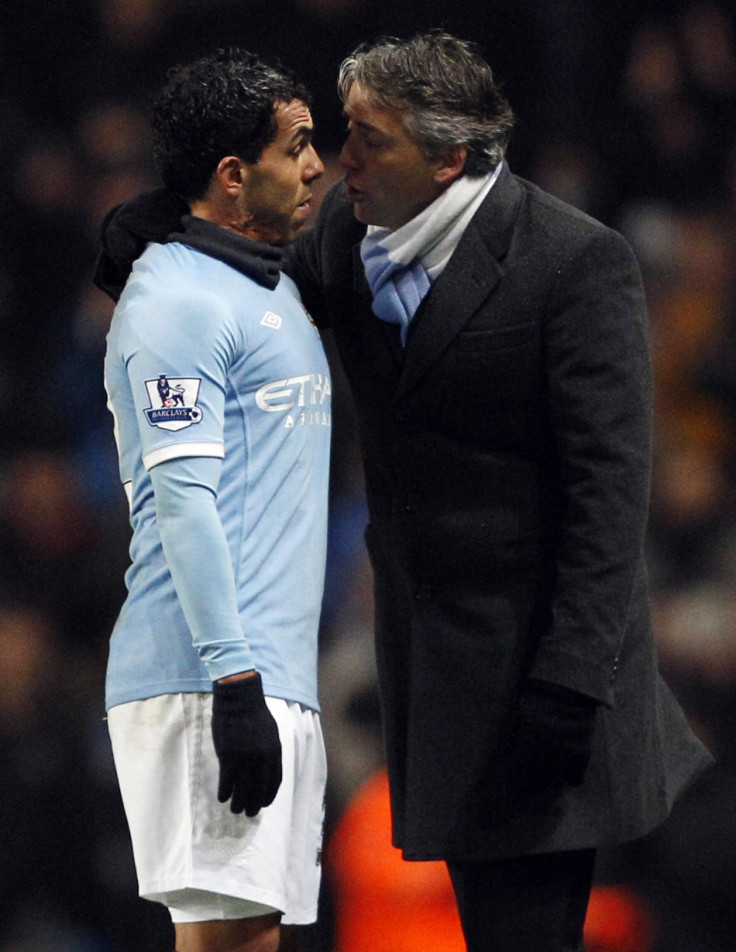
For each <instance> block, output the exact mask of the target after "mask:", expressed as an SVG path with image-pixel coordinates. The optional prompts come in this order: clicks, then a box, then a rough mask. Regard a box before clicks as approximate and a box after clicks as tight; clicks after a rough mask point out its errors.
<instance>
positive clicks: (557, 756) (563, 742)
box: [509, 679, 598, 798]
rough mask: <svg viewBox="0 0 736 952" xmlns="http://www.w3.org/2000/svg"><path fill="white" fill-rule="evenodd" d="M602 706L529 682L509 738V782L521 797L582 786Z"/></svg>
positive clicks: (575, 694) (568, 691)
mask: <svg viewBox="0 0 736 952" xmlns="http://www.w3.org/2000/svg"><path fill="white" fill-rule="evenodd" d="M597 707H598V702H597V701H596V700H595V699H593V698H590V697H587V696H586V695H584V694H579V693H578V692H577V691H573V690H571V689H570V688H565V687H562V686H561V685H558V684H550V683H548V682H546V681H535V680H533V679H530V680H529V681H528V682H527V684H526V686H525V688H524V690H523V692H522V694H521V697H520V698H519V705H518V711H517V717H516V723H515V728H514V730H513V732H512V736H511V739H510V749H509V770H510V773H509V781H510V784H511V787H512V790H515V791H516V792H517V793H518V794H519V795H522V796H532V797H540V798H545V797H550V796H555V795H556V794H557V793H559V792H560V791H561V790H562V789H563V788H564V787H566V786H571V787H577V786H579V785H580V784H581V783H582V782H583V778H584V776H585V771H586V769H587V767H588V762H589V761H590V755H591V746H592V739H593V727H594V725H595V714H596V709H597Z"/></svg>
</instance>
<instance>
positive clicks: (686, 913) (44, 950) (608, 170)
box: [0, 0, 736, 952]
mask: <svg viewBox="0 0 736 952" xmlns="http://www.w3.org/2000/svg"><path fill="white" fill-rule="evenodd" d="M436 26H444V27H445V28H447V29H449V30H451V31H453V32H455V33H457V34H458V35H460V36H463V37H466V38H468V39H472V40H475V41H477V42H478V43H479V44H480V45H481V46H482V48H483V49H484V51H485V53H486V55H487V57H488V59H489V61H490V62H491V64H492V65H493V67H494V70H495V72H496V75H497V78H498V79H500V80H501V82H502V84H503V86H504V89H505V92H506V94H507V96H508V97H509V99H510V101H511V103H512V105H513V107H514V109H515V111H516V114H517V128H516V132H515V135H514V138H513V143H512V146H511V149H510V152H509V162H510V164H511V166H512V168H513V170H514V171H515V172H517V174H521V175H523V176H525V177H527V178H530V179H532V180H533V181H535V182H536V183H537V184H539V185H541V186H542V187H544V188H546V189H548V190H549V191H551V192H553V193H554V194H556V195H558V196H560V197H561V198H563V199H566V200H567V201H569V202H571V203H572V204H574V205H577V206H578V207H580V208H582V209H584V210H585V211H587V212H589V213H590V214H592V215H594V216H595V217H598V218H600V219H601V220H603V221H604V222H606V223H607V224H610V225H612V226H613V227H615V228H617V229H619V230H620V231H622V232H623V234H624V235H625V236H626V237H627V238H628V239H629V241H630V242H631V244H632V245H633V247H634V249H635V251H636V254H637V256H638V258H639V261H640V264H641V268H642V271H643V274H644V277H645V281H646V285H647V292H648V299H649V308H650V319H651V336H652V347H653V355H654V364H655V372H656V408H655V414H656V415H655V424H656V445H655V466H654V490H653V497H652V512H651V529H650V534H649V564H650V570H651V593H652V601H653V607H654V617H655V624H656V634H657V641H658V645H659V651H660V658H661V665H662V669H663V672H664V673H665V675H666V677H667V679H668V681H669V683H670V685H671V686H672V688H673V689H674V691H675V693H676V694H677V695H678V697H679V698H680V700H681V702H682V704H683V705H684V707H685V709H686V711H687V713H688V716H689V718H690V720H691V723H692V725H693V727H694V729H695V730H696V731H697V732H698V734H699V735H700V736H701V737H702V738H703V739H704V740H705V741H706V743H707V744H708V745H709V747H710V748H711V750H712V751H713V752H714V754H715V755H716V757H717V762H716V766H715V767H714V768H713V770H712V771H711V772H710V773H709V774H708V775H707V776H706V777H705V778H703V780H702V781H701V782H700V783H699V784H698V785H697V786H696V787H695V788H693V790H692V791H691V792H690V793H689V794H688V795H687V796H686V797H685V798H684V799H683V800H682V802H681V803H680V804H679V806H678V808H677V809H676V812H675V814H674V815H673V817H672V818H671V820H670V821H668V823H667V824H665V826H664V827H663V828H662V829H661V830H660V831H658V832H657V833H656V834H655V835H653V836H652V837H650V838H648V839H647V840H646V841H643V842H642V843H637V844H634V845H631V846H627V847H624V848H622V849H618V850H612V851H610V852H604V853H603V854H602V855H601V861H600V866H599V870H598V873H597V886H596V889H597V891H596V894H595V897H596V901H595V904H594V905H593V906H592V907H591V917H590V924H589V942H590V949H591V950H592V952H726V950H732V949H733V947H734V946H733V941H734V940H733V936H734V935H736V453H735V452H734V450H735V449H736V442H735V440H734V436H735V431H736V333H735V331H736V242H735V241H734V237H735V234H736V10H735V9H734V5H733V2H732V0H696V2H678V0H669V2H666V0H662V2H652V0H544V2H542V0H484V2H482V3H479V2H473V0H455V2H453V3H447V2H446V0H444V2H435V0H424V2H422V3H417V2H412V0H271V2H270V3H265V2H259V3H256V2H251V0H55V2H49V0H25V2H24V3H22V4H15V5H11V4H7V5H4V6H3V9H2V11H1V12H0V168H2V176H1V178H0V952H49V950H54V952H170V950H171V948H172V944H173V943H172V932H171V928H170V925H169V924H168V920H167V916H166V913H165V911H164V910H163V909H161V908H158V907H156V906H154V905H152V904H149V903H145V902H143V901H141V900H138V899H137V898H136V893H135V890H136V885H135V876H134V872H133V867H132V858H131V855H130V850H129V846H128V839H127V831H126V827H125V822H124V818H123V815H122V809H121V806H120V802H119V797H118V793H117V786H116V781H115V776H114V770H113V767H112V762H111V756H110V752H109V747H108V741H107V733H106V727H105V722H104V710H103V678H104V665H105V660H106V652H107V640H108V637H109V634H110V630H111V627H112V625H113V622H114V619H115V616H116V612H117V610H118V607H119V605H120V603H121V601H122V598H123V594H124V592H123V573H124V570H125V567H126V565H127V544H128V525H127V512H126V504H125V500H124V495H123V492H122V490H121V488H120V485H119V482H118V477H117V470H116V458H115V450H114V445H113V440H112V428H111V420H110V417H109V414H108V412H107V410H106V406H105V395H104V390H103V385H102V357H103V352H104V341H105V334H106V330H107V326H108V323H109V320H110V316H111V310H112V304H111V302H110V301H109V300H107V299H106V298H105V297H104V295H102V294H101V293H100V292H98V291H96V290H95V289H94V288H93V287H92V285H91V283H90V276H91V272H92V269H93V266H94V261H95V256H96V252H97V236H98V230H99V225H100V222H101V220H102V218H103V216H104V214H105V212H106V211H107V210H108V209H109V208H110V207H111V206H112V205H114V204H116V203H117V202H120V201H122V200H124V199H125V198H127V197H129V196H132V195H133V194H136V193H137V192H138V191H139V190H140V189H142V188H145V187H148V186H150V185H154V184H157V181H156V177H155V174H154V171H153V169H152V167H151V162H150V156H149V139H148V115H147V109H148V104H149V101H150V99H151V96H152V95H153V93H154V92H155V91H156V89H157V88H158V86H159V85H160V84H161V82H162V81H163V79H164V77H165V74H166V71H167V69H168V68H169V67H170V66H172V65H174V64H176V63H179V62H183V61H186V60H189V59H191V58H193V57H195V56H197V55H199V54H203V53H207V52H210V51H211V50H212V49H214V48H216V47H218V46H224V45H240V46H245V47H247V48H250V49H253V50H255V51H256V52H259V53H261V54H262V55H265V56H267V57H274V56H278V57H280V58H281V60H282V61H283V62H284V63H285V64H286V65H288V66H290V67H292V68H294V69H295V70H296V71H297V72H299V73H300V74H301V75H302V77H303V78H304V79H305V80H306V81H307V82H308V84H309V85H310V86H311V87H312V89H313V90H314V93H315V98H316V103H315V108H314V110H313V112H314V115H315V119H316V122H317V127H318V134H317V140H316V144H317V147H318V149H319V150H320V152H321V153H322V155H323V158H324V159H325V162H326V165H327V167H328V173H327V175H326V176H325V183H324V187H326V186H327V185H328V184H329V183H330V182H331V181H334V179H335V178H337V177H339V175H340V172H339V168H338V167H337V164H336V161H335V160H336V156H337V153H338V152H339V148H340V143H341V139H342V135H343V127H344V122H343V120H342V117H341V115H340V107H339V103H338V100H337V96H336V92H335V75H336V70H337V67H338V64H339V62H340V61H341V59H342V58H343V57H344V56H345V55H346V54H347V53H348V52H350V50H351V49H352V48H353V47H354V46H355V45H356V44H357V43H358V42H359V41H361V40H363V39H366V38H371V37H373V36H376V35H378V34H381V33H394V34H399V35H407V34H409V33H413V32H415V31H416V30H419V29H424V28H428V27H436ZM328 346H329V341H328ZM334 374H335V379H336V401H337V404H336V409H335V428H334V467H333V488H332V525H331V533H330V564H329V568H328V585H327V592H326V595H325V607H324V619H323V632H322V682H321V683H322V689H321V690H322V699H323V705H324V714H323V717H324V725H325V733H326V738H327V744H328V750H329V758H330V771H331V773H330V777H331V779H330V785H329V791H328V820H327V827H326V856H327V864H326V873H327V875H326V877H325V889H324V902H323V905H324V910H323V915H322V918H321V922H320V924H319V925H318V926H316V927H314V928H312V929H310V931H309V936H308V942H307V945H308V946H309V949H310V952H333V950H335V952H362V949H363V946H360V947H359V946H358V944H357V943H358V940H357V939H354V940H350V938H349V936H350V934H351V933H350V930H349V929H347V930H346V929H345V926H344V923H341V917H343V916H345V915H349V914H351V913H352V914H354V913H355V910H356V909H358V910H360V909H363V911H364V912H366V914H367V913H368V911H369V910H370V911H371V914H372V915H376V909H377V910H379V912H378V914H377V919H374V928H377V926H376V922H377V920H378V919H383V920H384V925H385V924H386V923H388V922H392V923H393V924H394V929H395V930H396V929H398V930H399V931H400V930H401V929H403V928H405V930H406V931H405V934H403V935H402V934H400V935H399V937H398V939H397V940H396V942H395V944H393V945H391V946H390V948H391V950H392V952H396V950H402V952H431V950H432V949H434V948H437V949H441V952H450V943H449V940H448V939H443V940H441V939H440V938H439V937H440V935H441V934H442V933H441V930H440V929H439V925H437V924H434V925H433V935H434V939H435V945H431V939H430V938H428V937H427V936H426V935H425V937H424V938H421V939H417V938H416V937H415V938H412V933H411V931H410V928H409V921H410V919H411V918H412V912H413V914H414V916H415V918H416V917H419V918H421V917H424V920H425V923H426V921H428V920H427V916H429V915H433V914H437V913H438V910H440V909H441V905H442V902H443V901H444V900H443V899H441V894H442V895H444V894H443V893H442V890H443V889H444V885H443V884H442V883H440V884H439V885H438V884H437V883H436V882H435V881H434V880H432V877H431V876H430V875H429V873H428V872H427V871H426V870H425V871H422V870H419V871H417V870H416V869H414V870H413V873H414V879H413V880H412V881H411V882H407V885H406V888H405V889H404V887H403V886H402V883H403V879H402V876H403V873H402V869H401V864H399V863H397V861H396V860H395V858H393V857H385V856H384V857H383V858H381V855H382V850H383V851H384V852H385V851H386V844H385V842H384V837H383V832H384V831H383V828H382V827H380V819H377V818H376V817H378V816H379V815H380V814H381V810H380V809H379V811H378V814H375V815H371V817H372V818H371V819H370V821H369V822H368V834H371V833H372V834H374V835H373V838H372V839H371V835H366V830H365V824H363V827H361V821H362V819H363V817H362V814H361V812H360V811H361V809H362V804H363V802H364V801H363V800H361V799H360V796H362V795H363V794H365V789H362V790H361V788H363V785H364V783H366V782H368V781H370V782H371V783H375V782H379V785H380V778H381V774H380V770H381V766H382V758H381V747H380V741H379V734H378V722H377V708H376V696H375V675H374V668H373V658H372V644H371V623H372V618H371V611H372V609H371V579H370V570H369V568H368V566H367V564H366V557H365V554H364V550H363V543H362V528H363V524H364V520H365V509H364V503H363V498H362V486H361V473H360V463H359V458H358V452H357V448H356V443H355V433H354V427H353V420H352V412H351V405H350V399H349V394H348V393H347V390H346V388H345V385H344V382H343V380H342V377H341V373H340V369H339V366H338V365H337V364H336V363H335V364H334ZM377 778H378V781H377ZM375 789H378V788H374V792H375ZM381 790H382V788H380V789H379V794H378V796H379V800H380V799H381ZM356 795H359V799H358V800H357V801H356V800H355V797H356ZM374 799H375V798H374ZM382 802H383V801H382V800H381V803H382ZM162 808H163V809H165V804H162ZM348 808H349V809H348ZM366 809H368V808H367V807H366ZM356 810H357V813H356ZM346 823H349V824H352V825H353V826H352V827H350V830H352V833H350V831H349V830H346V828H345V824H346ZM356 824H357V827H356ZM379 827H380V829H379ZM358 829H362V830H363V832H362V834H361V833H359V832H356V830H358ZM379 834H380V835H379ZM341 837H342V839H340V838H341ZM339 843H342V847H340V848H338V844H339ZM362 846H365V851H364V852H363V853H361V852H360V849H361V847H362ZM384 862H385V864H386V865H385V866H383V867H382V866H381V863H384ZM351 863H352V864H353V865H352V867H350V864H351ZM404 865H407V864H404ZM412 866H414V864H412ZM356 870H357V871H358V872H361V873H362V874H363V875H362V876H360V875H359V876H356V875H355V874H356ZM425 874H426V875H425ZM423 876H424V879H422V877H423ZM417 877H419V878H417ZM355 889H357V890H360V889H362V890H363V893H358V898H359V901H358V902H357V903H356V902H355V901H353V902H352V903H351V902H350V901H348V900H346V899H345V894H346V892H347V893H350V890H355ZM365 890H368V892H369V893H370V891H371V890H373V893H372V898H373V900H375V901H376V902H377V904H376V903H375V902H374V904H373V905H371V896H370V895H366V892H365ZM402 890H403V891H402ZM432 890H435V891H434V892H432ZM348 898H350V897H348ZM352 899H353V900H354V899H355V896H354V895H353V896H352ZM423 903H424V905H423ZM607 903H608V905H607ZM392 904H393V905H392ZM397 910H398V912H399V915H398V918H397V919H392V918H391V916H393V915H394V914H395V913H396V911H397ZM428 910H433V912H432V913H430V912H429V911H428ZM594 920H596V921H594ZM627 922H629V923H633V926H632V927H631V928H629V929H628V931H627V929H626V928H625V925H626V923H627ZM396 923H398V925H396ZM616 929H618V933H617V932H616ZM341 930H342V931H341ZM378 936H379V932H378V931H376V932H375V934H374V939H373V945H372V949H373V952H381V950H382V949H385V950H388V949H389V946H388V945H386V946H383V945H381V944H380V941H379V937H378ZM351 941H352V943H353V944H352V945H351ZM366 947H370V946H366Z"/></svg>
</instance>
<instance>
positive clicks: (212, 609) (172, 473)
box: [150, 457, 255, 681]
mask: <svg viewBox="0 0 736 952" xmlns="http://www.w3.org/2000/svg"><path fill="white" fill-rule="evenodd" d="M221 465H222V464H221V461H220V460H219V459H217V458H212V457H186V458H177V459H171V460H167V461H165V462H162V463H160V464H158V465H157V466H154V467H153V468H152V469H151V470H150V478H151V483H152V485H153V491H154V496H155V504H156V520H157V524H158V529H159V533H160V536H161V542H162V545H163V550H164V555H165V556H166V561H167V564H168V566H169V570H170V572H171V577H172V579H173V581H174V586H175V588H176V592H177V595H178V597H179V601H180V603H181V606H182V609H183V612H184V617H185V618H186V620H187V624H188V626H189V629H190V631H191V633H192V642H193V644H194V647H195V648H196V649H197V652H198V653H199V656H200V658H201V659H202V663H203V664H204V666H205V668H206V669H207V673H208V674H209V675H210V677H211V678H212V680H213V681H216V680H217V679H218V678H223V677H226V676H227V675H230V674H236V673H238V672H240V671H248V670H250V669H252V668H254V667H255V665H254V664H253V659H252V657H251V653H250V649H249V646H248V642H247V640H246V637H245V633H244V632H243V630H242V625H241V622H240V617H239V615H238V606H237V597H236V585H235V576H234V571H233V565H232V561H231V557H230V550H229V548H228V545H227V540H226V538H225V533H224V531H223V528H222V523H221V522H220V518H219V516H218V513H217V506H216V499H217V487H218V483H219V477H220V468H221Z"/></svg>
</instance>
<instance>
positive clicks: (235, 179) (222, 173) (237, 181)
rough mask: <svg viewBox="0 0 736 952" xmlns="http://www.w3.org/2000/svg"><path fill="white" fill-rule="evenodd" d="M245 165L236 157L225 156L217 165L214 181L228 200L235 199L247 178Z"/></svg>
mask: <svg viewBox="0 0 736 952" xmlns="http://www.w3.org/2000/svg"><path fill="white" fill-rule="evenodd" d="M247 174H248V173H247V168H246V166H245V163H244V162H242V161H241V159H239V158H238V157H237V156H236V155H226V156H225V157H224V158H223V159H220V161H219V162H218V163H217V171H216V172H215V179H216V181H217V184H218V185H219V186H220V188H221V189H222V191H223V192H225V194H226V195H228V196H229V197H230V198H236V197H237V195H238V194H239V192H240V190H241V189H242V188H243V186H244V184H245V180H246V178H247Z"/></svg>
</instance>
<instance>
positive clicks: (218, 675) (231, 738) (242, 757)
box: [150, 456, 281, 816]
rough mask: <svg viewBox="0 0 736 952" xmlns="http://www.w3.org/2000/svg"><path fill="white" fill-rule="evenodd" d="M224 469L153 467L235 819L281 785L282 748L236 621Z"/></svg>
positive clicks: (223, 794)
mask: <svg viewBox="0 0 736 952" xmlns="http://www.w3.org/2000/svg"><path fill="white" fill-rule="evenodd" d="M221 465H222V464H221V462H220V460H219V459H217V458H213V457H206V456H205V457H183V458H181V457H180V458H176V459H170V460H167V461H165V462H163V463H160V464H159V465H157V466H154V467H153V468H152V469H151V471H150V477H151V483H152V485H153V491H154V497H155V504H156V520H157V525H158V529H159V534H160V536H161V543H162V545H163V549H164V554H165V556H166V561H167V564H168V566H169V570H170V572H171V577H172V579H173V581H174V586H175V588H176V591H177V594H178V596H179V601H180V603H181V605H182V609H183V611H184V615H185V617H186V619H187V624H188V625H189V628H190V631H191V633H192V642H193V644H194V646H195V647H196V649H197V651H198V653H199V656H200V658H201V659H202V662H203V664H204V665H205V667H206V668H207V671H208V673H209V675H210V677H211V678H212V681H213V693H214V698H213V713H212V733H213V739H214V743H215V750H216V752H217V756H218V759H219V761H220V782H219V789H218V798H219V800H220V801H221V802H223V803H224V802H226V801H227V800H230V809H231V810H232V811H233V813H241V812H243V810H244V811H245V812H246V814H247V815H248V816H254V815H255V814H256V813H257V812H258V811H259V810H260V809H261V807H264V806H267V805H268V804H269V803H271V802H272V801H273V799H274V797H275V796H276V793H277V791H278V788H279V786H280V783H281V744H280V741H279V735H278V729H277V727H276V723H275V721H274V720H273V717H272V716H271V714H270V712H269V711H268V708H267V707H266V703H265V699H264V697H263V689H262V685H261V679H260V675H258V674H257V673H256V672H255V669H254V665H253V659H252V657H251V654H250V649H249V647H248V643H247V641H246V639H245V637H244V635H243V631H242V627H241V623H240V618H239V615H238V607H237V597H236V585H235V576H234V572H233V566H232V560H231V557H230V550H229V547H228V544H227V539H226V537H225V533H224V530H223V528H222V523H221V522H220V518H219V515H218V512H217V505H216V502H217V488H218V484H219V477H220V468H221ZM245 672H247V673H248V676H247V677H243V676H242V675H243V673H245Z"/></svg>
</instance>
